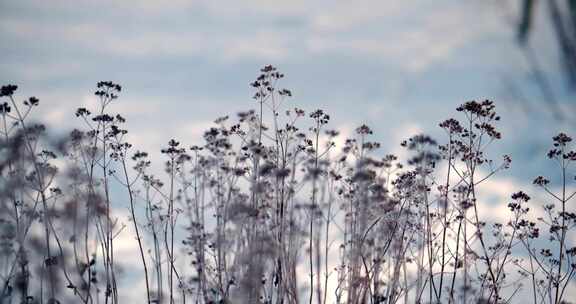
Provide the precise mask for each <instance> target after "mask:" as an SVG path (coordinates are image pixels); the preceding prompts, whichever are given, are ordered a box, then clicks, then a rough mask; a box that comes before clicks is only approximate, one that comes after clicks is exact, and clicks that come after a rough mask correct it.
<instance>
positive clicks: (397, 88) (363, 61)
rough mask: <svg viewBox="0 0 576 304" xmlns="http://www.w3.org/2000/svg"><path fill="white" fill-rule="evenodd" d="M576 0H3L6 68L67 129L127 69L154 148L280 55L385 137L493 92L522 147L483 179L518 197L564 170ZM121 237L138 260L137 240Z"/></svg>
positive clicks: (321, 100) (244, 86)
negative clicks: (559, 141)
mask: <svg viewBox="0 0 576 304" xmlns="http://www.w3.org/2000/svg"><path fill="white" fill-rule="evenodd" d="M569 3H570V1H563V0H550V1H537V0H465V1H462V0H437V1H425V0H410V1H408V0H400V1H381V0H380V1H351V0H346V1H341V0H330V1H310V0H291V1H272V0H249V1H238V0H235V1H220V0H206V1H204V0H197V1H196V0H194V1H185V0H172V1H158V0H135V1H120V0H118V1H113V0H81V1H79V0H52V1H41V0H38V1H31V0H17V1H8V0H1V1H0V54H1V56H0V83H2V84H6V83H14V84H17V85H18V86H19V87H20V89H19V94H20V95H19V98H21V99H23V98H25V97H28V96H32V95H34V96H37V97H39V98H40V100H41V106H40V109H39V112H37V113H36V114H35V119H38V120H42V121H44V122H45V123H47V124H48V125H49V126H50V127H51V128H52V129H53V130H55V131H56V132H60V133H65V132H68V131H69V130H70V129H72V128H74V127H78V126H81V121H79V120H78V119H76V117H75V116H74V112H75V110H76V108H78V107H88V108H90V107H92V106H94V105H95V99H94V97H93V90H94V87H95V84H96V82H97V81H100V80H112V81H114V82H116V83H120V84H122V86H123V91H122V94H121V96H120V99H118V100H116V101H115V103H116V104H115V105H114V106H113V108H112V109H113V110H114V111H116V112H119V113H121V114H122V115H123V116H125V117H126V118H127V120H128V124H127V127H128V129H129V130H130V140H131V142H132V143H133V144H134V146H136V147H137V148H138V149H140V150H144V151H148V152H150V153H151V155H152V156H153V159H154V158H156V159H158V158H159V157H160V153H159V151H160V148H161V147H163V146H164V145H165V143H166V142H167V141H168V140H169V139H170V138H175V139H177V140H179V141H181V142H183V143H185V144H186V145H194V144H201V143H202V139H201V138H202V133H203V131H204V129H206V128H208V127H210V126H211V124H212V121H213V120H214V119H215V118H216V117H219V116H223V115H233V114H234V113H236V112H238V111H240V110H246V109H251V108H253V107H255V102H254V100H252V99H251V96H252V94H253V91H252V89H251V87H250V86H249V83H250V82H251V81H252V80H253V78H254V77H256V76H257V75H258V71H259V68H260V67H262V66H264V65H266V64H273V65H275V66H277V67H278V68H279V70H280V71H281V72H283V73H284V74H286V77H285V79H284V81H283V84H282V86H283V87H286V88H289V89H291V91H292V93H293V96H294V97H293V98H292V99H291V101H290V103H291V104H289V106H290V107H293V106H297V107H300V108H303V109H305V110H308V111H310V110H315V109H317V108H321V109H324V110H325V111H327V112H328V113H330V114H331V117H332V121H331V126H332V128H335V129H339V130H340V131H341V132H342V134H343V136H346V134H351V132H352V130H354V128H355V127H356V126H358V125H360V124H362V123H366V124H367V125H369V126H370V127H371V128H372V129H374V131H375V134H376V135H375V139H376V140H379V141H381V142H382V145H383V149H382V153H386V152H399V151H400V147H399V143H400V141H401V140H403V139H405V138H407V137H409V136H411V135H414V134H417V133H421V132H423V133H428V134H431V135H432V136H435V137H437V138H438V139H439V141H442V138H441V136H442V132H441V130H440V128H439V127H438V123H439V122H440V121H442V120H444V119H446V118H448V117H451V116H453V115H458V114H457V113H456V112H455V111H454V109H455V108H456V107H457V106H458V105H459V104H461V103H463V102H465V101H468V100H472V99H477V100H479V99H491V100H494V101H495V102H496V105H497V110H498V111H499V112H500V114H501V116H502V121H501V123H500V125H499V128H500V130H501V131H502V133H503V139H502V140H501V141H500V142H498V143H496V144H495V145H494V146H493V147H492V149H491V153H493V154H492V156H493V157H494V158H495V159H499V158H500V156H501V155H502V154H509V155H510V156H511V157H512V160H513V163H512V168H511V169H510V170H507V171H506V172H504V173H501V174H499V175H498V176H497V177H495V178H494V179H493V180H492V181H491V182H490V183H488V184H486V185H483V188H482V191H483V193H484V194H485V195H486V197H488V198H487V200H489V201H490V202H492V204H493V206H494V208H499V209H498V210H504V209H505V205H506V201H505V200H506V198H507V197H509V195H510V194H511V193H512V192H514V191H517V190H520V189H522V190H524V191H526V192H527V193H529V194H531V193H532V192H534V191H535V190H536V189H534V187H533V186H532V185H531V181H532V179H533V178H534V177H535V176H537V175H545V174H547V173H552V172H555V171H553V170H554V168H553V166H552V163H550V162H547V161H546V159H545V154H546V152H547V149H548V147H549V146H550V144H551V137H552V136H553V135H555V134H556V133H558V132H559V131H565V132H567V133H572V132H573V131H574V123H573V121H574V117H576V100H575V96H576V95H575V92H576V90H575V88H576V85H575V84H576V76H575V75H576V64H575V62H576V55H575V54H576V51H575V50H576V17H575V16H576V8H575V7H572V6H570V4H569ZM572 3H573V1H572ZM157 166H158V168H161V164H160V162H158V164H157ZM498 204H500V205H498ZM500 207H502V208H500ZM120 209H121V208H120ZM119 212H122V209H121V210H119ZM486 214H490V212H488V211H487V213H486ZM492 214H494V213H492ZM123 242H124V246H121V247H120V250H125V252H126V254H125V255H124V256H126V257H127V258H126V262H127V263H129V262H130V261H131V259H130V258H129V257H130V256H131V254H132V253H134V252H133V249H134V247H133V246H134V244H133V243H134V242H133V240H131V239H130V237H129V236H127V237H126V239H125V240H124V241H123ZM124 247H125V248H124ZM134 254H135V253H134ZM132 260H134V259H132ZM135 267H137V266H135ZM135 284H136V283H135ZM131 292H132V293H134V295H133V296H134V297H138V290H137V289H135V290H132V291H131Z"/></svg>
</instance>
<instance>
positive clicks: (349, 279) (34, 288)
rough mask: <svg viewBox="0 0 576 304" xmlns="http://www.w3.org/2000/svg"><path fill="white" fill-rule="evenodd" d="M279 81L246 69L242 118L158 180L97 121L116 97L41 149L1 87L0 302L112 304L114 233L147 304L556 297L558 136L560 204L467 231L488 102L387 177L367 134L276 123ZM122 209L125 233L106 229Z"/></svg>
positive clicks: (106, 96) (23, 108) (315, 116)
mask: <svg viewBox="0 0 576 304" xmlns="http://www.w3.org/2000/svg"><path fill="white" fill-rule="evenodd" d="M283 77H284V75H283V74H281V73H280V72H278V71H277V69H276V68H275V67H273V66H266V67H264V68H263V69H261V73H260V75H259V76H258V77H257V79H256V80H255V81H254V82H253V83H252V84H251V86H252V87H253V88H254V90H255V91H256V92H255V94H254V100H255V102H256V110H250V111H247V112H241V113H238V115H237V118H236V119H231V118H229V117H228V116H225V117H221V118H218V119H217V120H216V121H215V122H214V123H215V124H214V127H212V128H210V129H209V130H207V131H206V132H205V133H204V140H205V143H204V144H203V145H200V146H192V147H187V146H185V145H184V144H181V143H180V142H178V141H176V140H174V139H170V140H169V141H168V144H167V146H166V147H165V148H163V149H161V152H162V155H163V156H164V158H165V172H164V174H163V175H162V176H161V177H159V176H156V175H155V174H153V169H152V168H151V161H150V160H149V157H148V154H147V153H146V152H141V151H134V150H133V149H132V145H131V144H130V143H128V142H126V139H125V138H126V134H127V133H128V131H127V130H125V129H124V128H123V125H124V124H125V123H126V121H125V119H124V118H123V117H122V116H120V115H113V114H110V112H109V108H110V105H112V104H113V103H114V102H116V101H115V100H116V99H117V98H118V96H119V94H120V92H121V89H122V88H121V86H120V85H118V84H115V83H113V82H110V81H105V82H100V83H98V85H97V91H96V93H95V94H96V96H97V98H98V100H99V103H98V105H97V107H96V109H93V110H88V109H85V108H80V109H78V110H77V111H76V116H77V117H78V118H79V119H80V120H81V121H82V123H83V125H84V127H83V128H82V129H78V130H74V131H73V132H71V133H70V136H69V138H67V139H65V140H58V141H54V140H50V138H49V137H48V136H47V135H46V133H45V128H44V127H43V126H42V125H38V124H31V123H28V120H29V119H28V116H29V114H30V113H32V112H33V109H34V108H35V107H36V106H38V104H39V100H38V99H37V98H35V97H31V98H29V99H28V100H25V101H24V102H23V103H18V102H16V100H15V99H16V97H15V92H16V90H17V87H16V86H13V85H8V86H3V87H2V90H1V95H0V97H1V98H2V99H5V100H7V101H6V102H4V103H2V104H0V114H1V116H2V122H3V128H2V134H1V135H2V139H1V142H0V151H1V152H0V153H1V154H0V156H1V157H0V174H1V178H2V182H1V183H0V210H1V212H0V228H1V229H0V231H1V235H0V237H1V238H0V249H1V251H0V271H1V273H0V275H1V276H0V279H1V281H0V283H1V284H2V285H1V286H0V303H5V302H6V303H12V302H14V303H16V302H20V303H121V301H122V300H121V299H122V297H123V293H125V289H124V288H123V286H127V285H129V284H130V282H129V280H128V279H124V280H123V279H122V277H123V276H124V273H123V271H122V269H123V265H122V264H121V263H120V262H119V257H118V256H117V255H116V254H117V251H116V250H115V246H117V245H118V244H117V242H118V239H117V238H118V236H119V235H121V234H127V233H132V234H134V235H133V237H134V238H135V239H136V241H137V248H138V254H139V255H138V259H139V260H140V264H141V269H138V270H131V271H132V272H137V278H140V277H142V278H143V281H144V284H145V287H146V290H145V291H146V293H145V299H146V301H147V302H148V303H170V304H172V303H186V302H189V303H205V304H208V303H270V304H272V303H322V304H324V303H348V304H354V303H408V302H415V303H423V302H433V303H445V302H447V303H476V302H481V301H484V302H489V303H504V302H506V303H507V302H510V301H512V299H513V298H514V297H515V296H518V294H521V293H523V294H526V295H527V296H526V297H527V298H529V299H532V300H533V302H534V303H561V302H562V301H564V300H566V299H567V295H566V288H567V286H568V285H569V284H570V282H571V280H572V278H573V275H574V269H575V264H574V261H573V257H574V256H575V255H576V249H575V248H574V247H570V246H571V245H570V244H571V239H570V234H569V233H570V231H572V229H573V228H574V226H575V221H576V215H575V214H574V213H573V212H571V210H572V209H570V208H569V207H570V206H569V204H567V203H568V201H569V200H570V199H572V198H573V196H574V195H575V193H572V192H570V189H571V188H570V185H569V184H568V182H569V181H570V180H571V179H570V177H571V175H570V172H569V169H570V164H571V162H572V161H574V160H576V152H572V151H570V150H569V144H570V142H571V138H570V137H568V136H567V135H564V134H560V135H558V136H556V137H554V148H553V149H552V150H551V151H550V152H549V153H548V157H549V158H550V159H552V160H554V161H555V162H557V163H558V164H559V165H560V168H561V172H562V179H561V183H560V184H561V187H560V190H559V192H554V191H555V190H556V189H557V188H551V182H550V181H549V180H548V179H546V178H544V177H538V178H536V180H535V181H534V184H535V185H537V186H539V187H541V188H542V189H543V190H544V192H545V193H547V194H548V195H549V196H550V197H551V199H552V200H553V202H552V203H550V204H547V205H545V206H544V214H545V216H542V217H535V216H533V215H532V213H531V212H530V208H529V206H528V201H529V200H530V197H529V196H528V195H527V194H525V193H524V192H517V193H514V194H512V195H511V198H510V200H509V201H507V202H498V204H504V205H505V206H507V207H508V209H509V216H508V218H509V220H508V221H506V222H503V223H498V222H494V221H493V219H489V218H488V219H487V218H482V217H481V210H482V208H485V207H486V206H484V205H483V204H486V202H483V201H482V198H480V197H478V195H477V194H478V189H479V188H480V187H482V184H483V183H484V182H486V181H487V180H489V179H490V178H492V177H493V176H494V175H495V174H497V173H498V172H499V171H501V170H504V169H506V168H508V167H509V166H510V163H511V160H510V158H509V157H508V156H504V158H503V160H502V161H501V162H498V163H496V162H495V161H493V160H492V159H490V157H489V156H488V155H486V154H487V152H486V151H487V148H488V147H489V146H490V145H491V144H492V143H493V142H494V141H497V140H498V139H500V138H501V134H500V132H498V131H497V128H496V126H495V124H496V123H497V122H498V121H499V120H500V118H499V116H497V114H496V112H495V105H494V103H493V102H491V101H483V102H476V101H470V102H467V103H465V104H463V105H461V106H460V107H458V108H457V111H458V112H459V114H460V115H459V116H460V117H461V119H460V120H457V119H454V118H452V119H448V120H446V121H444V122H442V123H441V124H440V127H441V128H442V129H443V130H444V131H445V133H446V140H445V143H444V144H439V143H438V142H437V141H436V140H434V139H432V138H431V137H429V136H426V135H416V136H413V137H412V138H409V139H407V140H406V141H404V142H403V143H402V146H404V147H405V148H406V149H407V150H408V151H409V154H410V157H409V159H407V160H404V164H402V161H400V160H398V158H397V157H396V156H394V155H384V156H383V154H382V153H380V152H379V149H380V147H381V144H380V143H378V142H374V141H372V140H371V137H372V136H373V131H372V130H371V129H370V127H368V126H366V125H362V126H360V127H358V128H357V129H356V130H355V133H354V136H353V137H352V138H348V139H344V140H337V138H338V137H339V132H337V131H334V130H331V129H329V128H328V124H329V121H330V116H329V115H328V114H327V113H325V112H324V111H323V110H316V111H312V112H310V113H309V114H306V112H305V111H304V110H302V109H298V108H294V109H287V108H289V107H288V106H286V103H287V99H288V98H290V97H291V96H292V93H291V92H290V91H289V90H287V89H283V88H279V82H280V81H281V79H282V78H283ZM302 126H304V127H302ZM336 141H338V142H342V145H341V146H338V145H336V143H335V142H336ZM55 163H59V164H61V165H60V167H56V166H55V165H54V164H55ZM125 207H127V208H128V210H129V211H130V216H129V217H130V219H129V221H127V222H126V221H124V220H123V219H121V218H119V217H118V215H117V214H116V210H118V209H119V208H125ZM123 222H126V223H125V224H123ZM544 228H547V229H544ZM546 240H548V242H545V241H546ZM134 258H136V257H134ZM131 280H132V281H134V280H138V279H134V278H132V279H131ZM512 302H513V301H512Z"/></svg>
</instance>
